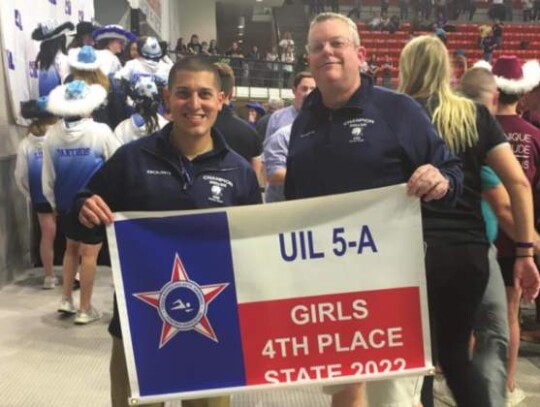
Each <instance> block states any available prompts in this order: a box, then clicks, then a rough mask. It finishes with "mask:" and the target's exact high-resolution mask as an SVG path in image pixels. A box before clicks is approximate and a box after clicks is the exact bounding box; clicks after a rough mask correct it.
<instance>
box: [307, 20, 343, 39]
mask: <svg viewBox="0 0 540 407" xmlns="http://www.w3.org/2000/svg"><path fill="white" fill-rule="evenodd" d="M348 33H349V31H348V27H347V24H345V22H343V21H339V20H324V21H321V22H318V23H315V24H314V25H313V26H312V27H311V30H309V34H308V37H309V38H315V39H321V38H322V39H324V40H327V39H330V38H333V37H348ZM323 37H324V38H323Z"/></svg>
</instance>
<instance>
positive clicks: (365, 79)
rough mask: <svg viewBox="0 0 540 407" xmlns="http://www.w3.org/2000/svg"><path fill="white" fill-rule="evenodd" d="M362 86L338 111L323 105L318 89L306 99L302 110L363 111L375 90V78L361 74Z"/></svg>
mask: <svg viewBox="0 0 540 407" xmlns="http://www.w3.org/2000/svg"><path fill="white" fill-rule="evenodd" d="M360 77H361V85H360V86H359V87H358V89H356V91H355V92H354V93H353V95H352V96H351V98H350V99H349V100H348V101H347V103H345V105H343V106H341V107H340V108H338V109H330V108H328V107H326V106H325V105H324V104H323V101H322V95H321V92H320V90H319V89H318V88H316V89H315V90H314V91H313V92H311V93H310V94H309V96H308V97H307V98H306V100H305V102H304V105H303V107H302V110H325V111H330V110H337V111H340V110H349V109H355V110H363V107H364V106H365V104H366V103H367V101H368V100H369V97H370V95H371V93H372V90H373V86H374V84H373V78H372V77H371V76H369V75H366V74H360Z"/></svg>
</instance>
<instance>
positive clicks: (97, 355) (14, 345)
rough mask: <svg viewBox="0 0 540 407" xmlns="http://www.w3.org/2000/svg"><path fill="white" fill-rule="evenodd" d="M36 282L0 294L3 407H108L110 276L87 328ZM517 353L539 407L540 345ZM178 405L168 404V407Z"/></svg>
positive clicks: (258, 406) (532, 403)
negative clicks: (66, 315) (98, 316)
mask: <svg viewBox="0 0 540 407" xmlns="http://www.w3.org/2000/svg"><path fill="white" fill-rule="evenodd" d="M41 281H42V278H41V271H40V270H29V271H28V272H27V273H26V274H25V275H24V276H23V277H22V278H21V279H20V280H18V281H16V282H15V283H14V284H11V285H8V286H6V287H4V288H3V289H2V290H0V395H1V396H0V406H1V407H49V406H50V407H64V406H66V407H68V406H69V407H72V406H82V407H86V406H88V407H90V406H92V407H100V406H103V407H105V406H108V405H110V403H109V398H108V397H109V378H108V361H109V352H110V338H109V335H108V333H107V324H108V322H109V319H110V317H111V312H112V292H113V286H112V278H111V273H110V270H109V269H108V268H100V269H99V271H98V274H97V278H96V285H95V288H94V293H95V294H94V305H95V306H96V307H98V308H99V309H100V310H102V311H103V312H104V318H103V319H102V320H100V321H99V322H96V323H94V324H90V325H87V326H74V325H73V323H72V320H71V319H60V318H59V317H58V315H57V313H56V307H57V305H58V301H59V299H60V295H61V289H60V288H57V289H55V290H48V291H46V290H42V289H41ZM77 303H78V301H77V300H76V304H77ZM521 353H522V357H520V360H519V368H518V375H517V382H518V383H519V385H520V386H521V387H522V388H523V389H524V390H525V392H526V393H527V396H528V397H527V399H526V400H525V402H523V403H522V404H520V406H523V407H538V406H540V345H531V344H524V346H523V347H522V352H521ZM180 405H181V403H180V402H170V403H167V407H179V406H180ZM329 405H330V403H329V399H328V397H327V396H325V395H323V394H322V392H321V391H320V389H319V388H317V387H310V388H301V389H295V390H281V391H265V392H250V393H244V394H241V395H235V396H233V407H248V406H249V407H286V406H294V407H319V406H321V407H323V406H329ZM440 407H442V406H440Z"/></svg>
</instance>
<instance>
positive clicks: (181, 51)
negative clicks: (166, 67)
mask: <svg viewBox="0 0 540 407" xmlns="http://www.w3.org/2000/svg"><path fill="white" fill-rule="evenodd" d="M174 52H176V54H177V55H186V54H187V53H188V49H187V45H186V44H184V37H180V38H178V40H177V41H176V47H174Z"/></svg>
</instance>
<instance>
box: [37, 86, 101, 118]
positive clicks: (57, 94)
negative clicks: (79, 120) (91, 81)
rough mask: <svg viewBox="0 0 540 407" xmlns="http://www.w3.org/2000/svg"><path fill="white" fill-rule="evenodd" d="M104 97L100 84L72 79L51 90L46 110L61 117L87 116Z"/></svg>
mask: <svg viewBox="0 0 540 407" xmlns="http://www.w3.org/2000/svg"><path fill="white" fill-rule="evenodd" d="M106 97H107V91H106V90H105V88H104V87H103V86H101V85H88V84H87V83H86V82H84V81H73V82H70V83H68V84H67V85H62V86H57V87H56V88H54V89H53V90H52V92H51V93H50V94H49V101H48V103H47V110H48V111H49V112H51V113H53V114H55V115H56V116H61V117H75V116H88V115H89V114H90V113H92V112H93V111H94V110H95V109H96V108H98V107H99V106H100V105H101V104H102V103H103V102H104V101H105V99H106Z"/></svg>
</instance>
